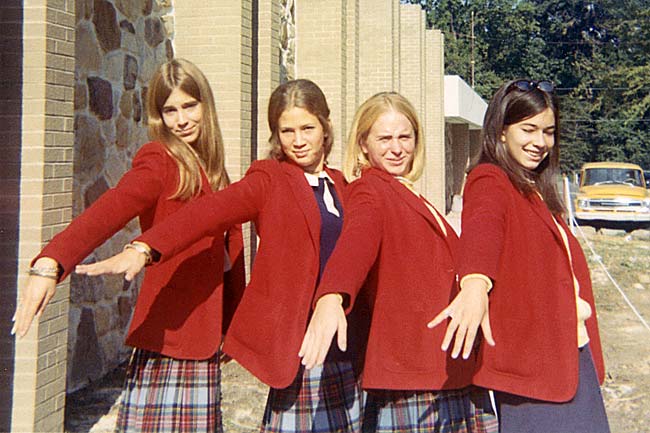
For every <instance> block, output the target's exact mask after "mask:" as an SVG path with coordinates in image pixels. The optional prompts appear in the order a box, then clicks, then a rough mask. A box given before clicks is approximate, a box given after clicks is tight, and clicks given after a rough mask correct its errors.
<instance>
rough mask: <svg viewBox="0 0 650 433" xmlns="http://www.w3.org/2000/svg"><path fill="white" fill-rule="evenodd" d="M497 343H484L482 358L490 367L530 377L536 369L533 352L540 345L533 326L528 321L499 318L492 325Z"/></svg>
mask: <svg viewBox="0 0 650 433" xmlns="http://www.w3.org/2000/svg"><path fill="white" fill-rule="evenodd" d="M492 329H493V335H494V339H495V341H496V342H497V345H496V346H494V347H490V346H488V345H484V347H485V349H484V358H485V361H484V362H486V363H487V365H488V366H491V369H493V370H495V371H498V372H499V373H505V374H507V375H512V376H520V377H531V376H533V375H534V374H535V372H536V371H537V368H536V365H535V362H532V360H533V359H535V358H536V356H535V355H534V354H533V353H534V352H538V351H539V347H540V346H541V345H540V343H539V341H538V339H539V335H536V332H535V331H536V330H535V326H533V325H532V324H531V323H530V322H529V321H525V320H512V319H501V321H500V323H499V324H498V327H495V326H494V325H492Z"/></svg>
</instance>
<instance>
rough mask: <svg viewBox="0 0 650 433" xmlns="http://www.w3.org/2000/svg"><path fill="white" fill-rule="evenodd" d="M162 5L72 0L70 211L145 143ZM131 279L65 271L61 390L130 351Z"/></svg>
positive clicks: (117, 241)
mask: <svg viewBox="0 0 650 433" xmlns="http://www.w3.org/2000/svg"><path fill="white" fill-rule="evenodd" d="M170 11H171V2H170V1H164V0H139V1H136V0H77V3H76V25H75V28H76V44H75V58H76V59H77V63H76V68H75V77H74V78H75V93H74V94H75V98H74V129H75V141H74V185H73V215H78V214H80V213H81V212H83V210H84V209H86V208H87V207H88V206H90V205H91V204H92V203H93V202H94V201H95V200H96V199H97V198H98V197H99V196H100V195H101V194H103V193H104V192H105V191H106V190H108V189H109V188H111V187H113V186H115V185H116V183H117V182H118V181H119V179H120V178H121V176H122V175H123V174H124V172H125V171H126V170H128V169H129V167H130V166H131V160H132V159H133V156H134V155H135V153H136V152H137V150H138V149H139V147H140V146H141V145H142V144H144V143H146V142H147V131H146V112H145V109H144V106H145V97H146V93H147V84H148V82H149V79H150V78H151V76H152V74H153V72H154V71H155V70H156V68H157V67H158V65H160V64H161V63H163V62H165V61H167V60H168V59H170V58H172V56H173V48H172V43H171V40H170V35H169V34H168V33H169V31H168V29H167V26H166V25H165V22H166V21H169V18H168V14H169V13H170ZM107 217H110V216H107ZM138 230H139V225H138V221H137V220H133V221H131V222H130V223H129V224H128V225H127V226H126V227H125V229H124V230H122V231H120V232H119V233H117V234H116V235H115V236H113V238H111V239H110V240H109V241H107V242H106V243H104V245H102V246H101V247H99V248H98V249H97V250H96V251H95V252H94V253H93V254H91V256H90V257H89V258H88V260H89V261H95V260H98V259H102V258H106V257H108V256H110V255H112V254H114V253H115V252H117V251H119V250H120V248H121V247H122V246H123V245H124V244H125V243H127V242H128V241H129V240H130V239H132V238H133V237H134V236H135V235H136V234H137V233H138ZM139 283H140V280H137V281H135V282H133V283H131V284H129V283H126V282H125V281H124V280H123V278H122V277H121V276H109V277H101V278H97V277H95V278H88V277H80V276H76V275H74V274H73V276H72V278H71V289H70V316H69V317H70V319H69V340H68V341H69V344H68V381H67V382H68V392H70V391H74V390H75V389H77V388H79V387H81V386H83V385H85V384H86V383H87V382H88V381H92V380H94V379H97V378H99V377H101V376H103V375H104V374H105V373H107V372H108V371H110V370H111V369H113V368H114V367H115V366H116V365H117V364H118V363H119V362H121V361H123V360H124V359H125V357H126V356H127V355H128V353H129V352H130V349H129V348H128V347H126V346H124V345H123V342H124V337H125V332H126V329H127V326H128V322H129V318H130V315H131V310H132V307H133V305H134V303H135V298H136V296H137V293H138V287H139Z"/></svg>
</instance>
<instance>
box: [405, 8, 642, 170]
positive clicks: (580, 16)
mask: <svg viewBox="0 0 650 433" xmlns="http://www.w3.org/2000/svg"><path fill="white" fill-rule="evenodd" d="M409 2H410V3H417V4H420V5H421V6H422V7H423V8H425V9H426V11H427V17H428V23H429V25H430V26H432V27H435V28H437V29H440V30H441V31H442V32H443V33H444V35H445V72H446V73H447V74H457V75H460V76H461V77H462V78H463V79H464V80H465V81H467V82H470V81H471V68H470V65H471V64H472V60H473V61H474V78H475V89H476V91H477V92H478V93H479V94H480V95H481V96H483V97H484V98H485V99H489V97H490V96H491V95H492V93H493V92H494V90H495V89H496V88H497V87H498V86H499V85H500V84H501V83H503V82H504V81H506V80H510V79H513V78H518V77H528V78H531V79H539V80H541V79H549V80H551V81H553V82H554V83H555V84H556V93H557V95H558V98H559V100H560V105H561V110H562V125H561V144H562V146H563V149H562V168H563V170H564V171H571V170H575V169H576V168H578V167H579V166H580V165H581V164H582V163H583V162H586V161H593V160H605V159H612V160H617V161H628V162H636V163H638V164H641V165H642V166H644V167H650V146H648V143H650V99H649V98H650V96H649V93H650V92H649V90H650V84H649V83H650V63H649V61H648V59H649V57H650V10H648V8H647V4H646V3H647V0H625V1H624V2H623V1H620V0H600V1H599V2H597V3H596V2H594V1H588V0H483V1H475V0H419V1H417V0H411V1H409ZM472 17H473V19H472ZM472 30H473V33H472ZM472 34H473V35H474V37H473V38H472V37H471V35H472Z"/></svg>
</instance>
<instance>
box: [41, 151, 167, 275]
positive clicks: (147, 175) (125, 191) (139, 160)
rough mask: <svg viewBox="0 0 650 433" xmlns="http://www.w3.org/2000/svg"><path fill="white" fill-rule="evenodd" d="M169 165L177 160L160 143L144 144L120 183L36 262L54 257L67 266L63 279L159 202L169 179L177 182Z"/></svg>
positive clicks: (42, 253)
mask: <svg viewBox="0 0 650 433" xmlns="http://www.w3.org/2000/svg"><path fill="white" fill-rule="evenodd" d="M168 164H172V165H173V161H171V160H169V156H167V155H166V154H165V153H164V150H163V149H162V148H161V147H160V145H158V144H156V143H150V144H147V145H145V146H143V147H142V148H141V149H140V151H139V152H138V153H137V155H136V156H135V158H134V159H133V163H132V168H131V170H129V171H127V172H126V173H125V174H124V176H122V178H121V179H120V181H119V182H118V184H117V185H116V186H115V187H114V188H111V189H109V190H108V191H106V192H105V193H104V194H102V195H101V196H100V197H99V198H98V199H97V200H96V201H95V202H94V203H93V204H92V205H91V206H90V207H88V208H87V209H86V210H85V211H84V212H83V213H81V214H80V215H79V216H77V217H76V218H75V219H74V220H73V221H72V222H71V223H70V225H68V227H67V228H66V229H65V230H63V231H62V232H60V233H59V234H57V235H56V236H55V237H54V238H52V240H51V241H50V242H49V244H48V245H47V246H46V247H45V248H44V249H43V251H41V253H40V254H39V255H38V256H37V257H36V258H35V259H34V261H36V260H37V259H38V258H40V257H50V258H53V259H54V260H56V261H57V262H58V263H59V265H60V266H61V267H62V268H63V274H62V276H61V278H60V279H61V280H63V279H64V278H65V277H66V276H67V275H68V274H69V273H70V272H71V271H72V270H73V269H74V267H75V266H76V265H77V264H78V263H80V262H81V261H82V260H83V259H84V258H85V257H86V256H88V254H90V253H91V252H92V251H93V250H94V249H95V248H97V247H98V246H99V245H101V244H102V243H103V242H104V241H106V240H107V239H108V238H110V237H111V236H112V235H113V234H115V233H116V232H117V231H118V230H120V229H121V228H122V227H124V226H125V225H126V224H127V223H128V222H129V221H130V220H132V219H133V218H134V217H136V216H138V215H139V214H140V213H142V212H143V211H144V210H145V209H147V208H149V207H151V206H153V205H154V204H155V203H156V201H157V200H158V198H159V197H160V195H161V194H162V191H163V190H164V188H165V184H166V182H170V181H175V177H173V178H172V177H171V176H170V173H169V171H170V170H169V166H168ZM172 169H173V167H172ZM32 263H33V262H32Z"/></svg>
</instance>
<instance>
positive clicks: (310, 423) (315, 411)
mask: <svg viewBox="0 0 650 433" xmlns="http://www.w3.org/2000/svg"><path fill="white" fill-rule="evenodd" d="M361 407H363V393H362V391H361V386H360V380H359V378H358V377H357V375H356V374H355V372H354V371H353V369H352V363H351V362H350V361H331V362H327V361H326V362H325V363H324V364H323V365H322V366H320V367H314V368H312V369H311V370H305V369H304V368H301V369H300V371H299V373H298V375H297V377H296V380H294V382H293V383H292V384H291V385H290V386H289V387H287V388H284V389H275V388H271V390H270V391H269V398H268V400H267V402H266V410H265V412H264V419H263V420H262V427H261V429H260V432H262V433H360V432H361V421H362V420H361Z"/></svg>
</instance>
